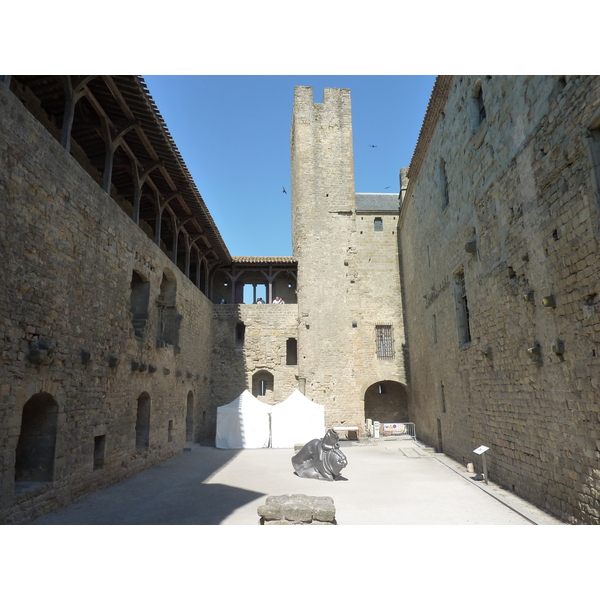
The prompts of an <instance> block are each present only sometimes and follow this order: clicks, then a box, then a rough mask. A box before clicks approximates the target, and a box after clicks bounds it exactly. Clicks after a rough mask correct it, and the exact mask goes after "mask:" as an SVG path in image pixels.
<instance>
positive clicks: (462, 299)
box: [454, 271, 471, 346]
mask: <svg viewBox="0 0 600 600" xmlns="http://www.w3.org/2000/svg"><path fill="white" fill-rule="evenodd" d="M454 293H455V298H456V318H457V325H458V341H459V345H461V346H462V345H464V344H468V343H469V342H470V341H471V323H470V315H469V303H468V301H467V288H466V285H465V272H464V271H459V272H458V273H457V274H456V275H455V276H454Z"/></svg>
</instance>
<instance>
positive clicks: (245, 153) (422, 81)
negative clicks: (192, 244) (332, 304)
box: [144, 75, 435, 256]
mask: <svg viewBox="0 0 600 600" xmlns="http://www.w3.org/2000/svg"><path fill="white" fill-rule="evenodd" d="M144 79H145V81H146V84H147V85H148V89H149V90H150V94H151V95H152V97H153V98H154V101H155V102H156V104H157V106H158V109H159V111H160V113H161V114H162V116H163V118H164V120H165V122H166V124H167V127H168V129H169V131H170V133H171V135H172V136H173V139H174V140H175V144H176V145H177V147H178V149H179V151H180V153H181V155H182V157H183V160H184V161H185V164H186V165H187V167H188V169H189V171H190V173H191V175H192V177H193V179H194V181H195V183H196V186H197V188H198V190H199V192H200V194H201V195H202V197H203V199H204V201H205V202H206V205H207V206H208V209H209V210H210V212H211V215H212V217H213V219H214V221H215V223H216V225H217V227H218V228H219V231H220V232H221V235H222V236H223V239H224V240H225V243H226V244H227V247H228V248H229V251H230V252H231V254H232V255H233V256H291V253H292V250H291V206H290V203H291V185H290V127H291V120H292V107H293V100H294V86H297V85H303V86H310V87H312V88H313V93H314V101H315V102H322V96H323V89H324V88H326V87H330V88H348V89H350V91H351V101H352V123H353V139H354V177H355V187H356V191H357V192H394V193H395V192H398V191H399V186H400V182H399V172H400V169H401V168H402V167H408V166H409V163H410V159H411V157H412V153H413V150H414V148H415V144H416V142H417V138H418V135H419V131H420V128H421V123H422V121H423V117H424V115H425V110H426V108H427V102H428V100H429V96H430V94H431V90H432V88H433V83H434V81H435V77H434V76H408V75H396V76H377V75H366V76H327V75H319V76H310V75H289V76H288V75H265V76H262V75H244V76H237V75H223V76H219V75H216V76H214V75H201V76H195V75H194V76H173V75H167V76H155V75H151V76H150V75H146V76H144ZM284 189H285V191H286V192H287V193H284V192H283V190H284Z"/></svg>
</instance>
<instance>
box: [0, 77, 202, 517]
mask: <svg viewBox="0 0 600 600" xmlns="http://www.w3.org/2000/svg"><path fill="white" fill-rule="evenodd" d="M0 111H1V113H2V119H0V157H2V158H1V159H0V160H1V165H0V167H1V168H0V197H1V200H0V202H1V203H2V210H1V211H0V251H1V254H2V257H3V270H2V283H1V285H0V344H1V347H0V363H1V365H2V368H1V369H0V400H1V402H0V424H1V426H0V477H1V480H0V484H1V493H0V522H4V523H15V522H25V521H28V520H31V519H33V518H35V517H36V516H39V515H41V514H43V513H44V512H48V511H49V510H54V509H57V508H59V507H60V506H63V505H65V504H67V503H69V502H71V501H73V500H74V499H76V498H78V497H80V496H82V495H84V494H87V493H89V492H91V491H94V490H97V489H100V488H102V487H105V486H107V485H110V484H112V483H115V482H116V481H119V480H121V479H123V478H124V477H127V476H130V475H132V474H134V473H136V472H138V471H140V470H142V469H144V468H147V467H148V466H151V465H153V464H156V463H158V462H160V461H163V460H165V459H167V458H169V457H171V456H173V455H174V454H176V453H178V452H181V450H182V448H183V446H184V444H185V441H186V428H187V430H188V434H189V435H191V436H192V437H193V439H194V440H195V441H202V440H205V439H206V435H207V423H205V422H204V421H203V417H204V418H206V414H208V413H210V406H209V401H210V390H209V385H210V383H209V378H210V368H211V347H212V304H211V303H210V302H208V300H207V299H206V298H205V296H204V295H203V294H202V293H201V292H200V291H199V290H198V289H197V288H195V287H194V285H193V284H192V283H191V281H189V279H187V278H186V277H184V276H183V275H182V274H181V272H180V271H179V270H178V269H177V268H176V267H175V266H174V265H173V263H172V262H171V261H170V260H169V259H168V258H167V257H166V256H165V255H164V253H163V252H161V251H160V250H159V249H158V247H157V246H156V245H155V244H154V243H153V241H152V240H151V239H149V237H148V236H147V235H146V234H145V233H144V231H143V230H142V229H140V228H139V227H138V226H137V225H135V224H134V223H133V221H132V220H131V219H130V218H129V217H128V216H127V215H126V214H125V213H124V212H123V211H122V210H121V209H120V208H119V207H118V206H117V204H116V203H115V202H114V201H113V200H112V199H111V198H110V197H109V196H108V195H107V194H105V193H104V192H103V191H102V190H101V188H100V187H99V186H98V184H97V183H96V182H95V181H93V180H92V179H91V177H90V176H89V175H88V174H87V173H86V172H85V171H84V170H83V169H82V168H81V167H80V166H79V165H78V163H77V162H76V161H75V159H73V158H72V157H71V156H70V155H69V154H68V153H67V152H65V151H64V149H63V148H62V147H61V146H60V144H59V143H58V142H57V141H56V140H55V139H54V138H53V137H52V136H51V135H50V134H49V133H48V132H47V131H46V130H45V129H44V128H43V127H42V125H40V123H39V122H38V121H36V119H35V118H34V117H32V116H31V114H30V113H29V112H28V111H27V110H26V109H25V108H24V107H23V105H22V104H21V103H20V102H19V101H18V100H17V99H16V98H15V97H14V96H13V95H12V94H11V93H10V92H9V91H8V90H7V89H6V87H5V86H3V85H0ZM134 271H135V272H136V273H137V274H138V275H137V276H139V280H138V281H141V282H142V284H141V285H142V287H144V290H145V293H146V294H147V301H148V304H147V315H146V318H145V319H141V321H140V322H136V326H137V327H138V328H139V327H143V334H142V337H141V338H138V337H137V336H136V330H135V329H134V323H133V321H132V314H131V312H130V309H131V299H132V280H133V279H134V276H133V273H134ZM163 277H165V279H164V280H163ZM161 285H162V286H163V287H162V289H161ZM165 286H166V287H165ZM167 288H168V294H167V295H168V296H169V299H168V302H167V304H169V306H168V307H166V308H165V307H164V306H162V305H161V299H164V296H165V293H166V292H165V290H166V289H167ZM157 301H158V303H157ZM163 304H164V303H163ZM163 311H164V312H163ZM159 312H163V317H161V316H160V315H159ZM167 314H168V315H170V316H169V318H170V319H171V320H170V321H169V323H167V320H165V319H166V317H165V315H167ZM144 321H146V322H145V326H144V323H143V322H144ZM177 325H178V327H177ZM164 327H166V329H168V330H169V331H168V334H169V336H170V337H167V339H166V341H165V343H163V344H162V347H157V338H159V337H161V335H162V334H161V333H160V332H159V328H160V329H161V330H162V329H163V328H164ZM165 331H166V330H165ZM165 335H166V334H165ZM169 340H170V342H169ZM200 340H201V341H202V343H199V341H200ZM144 393H145V394H148V396H149V398H150V406H151V408H150V425H149V433H148V436H149V446H148V448H143V449H139V450H136V419H137V416H136V415H137V399H138V398H139V397H140V396H141V395H143V394H144ZM34 396H35V397H39V398H43V399H46V400H47V399H48V398H50V399H51V401H52V402H53V403H54V405H55V406H56V407H57V408H56V409H55V410H56V411H57V415H56V438H55V443H56V450H55V459H54V465H53V477H52V481H47V482H33V483H27V482H17V484H15V460H16V453H17V445H18V441H19V437H20V433H21V426H22V415H23V407H24V406H25V404H26V403H27V402H28V401H29V400H30V399H31V398H32V397H34ZM144 397H145V396H144ZM188 398H189V399H190V400H191V403H190V404H193V409H192V413H193V417H192V415H191V414H188V408H187V407H188ZM101 436H104V438H101ZM99 440H102V444H100V443H99ZM100 453H101V454H102V456H99V454H100Z"/></svg>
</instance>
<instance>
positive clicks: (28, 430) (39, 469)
mask: <svg viewBox="0 0 600 600" xmlns="http://www.w3.org/2000/svg"><path fill="white" fill-rule="evenodd" d="M57 429H58V404H57V402H56V400H55V399H54V397H53V396H52V395H51V394H48V393H47V392H39V393H37V394H34V395H33V396H31V398H30V399H29V400H28V401H27V403H26V404H25V406H24V407H23V414H22V418H21V433H20V435H19V441H18V442H17V449H16V453H15V483H17V484H19V483H25V482H46V481H52V480H53V478H54V455H55V450H56V434H57Z"/></svg>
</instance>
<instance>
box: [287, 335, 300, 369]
mask: <svg viewBox="0 0 600 600" xmlns="http://www.w3.org/2000/svg"><path fill="white" fill-rule="evenodd" d="M285 354H286V358H285V364H286V365H297V364H298V342H297V340H296V338H288V339H287V341H286V343H285Z"/></svg>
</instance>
